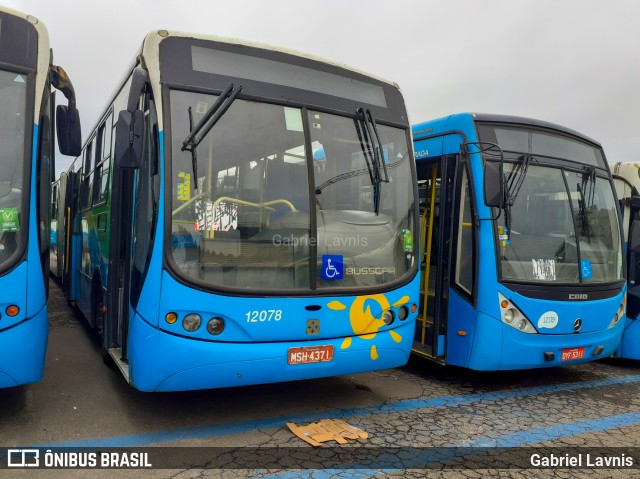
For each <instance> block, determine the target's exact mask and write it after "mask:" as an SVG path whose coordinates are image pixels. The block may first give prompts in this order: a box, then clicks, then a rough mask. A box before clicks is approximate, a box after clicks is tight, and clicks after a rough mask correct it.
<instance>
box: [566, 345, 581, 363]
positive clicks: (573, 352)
mask: <svg viewBox="0 0 640 479" xmlns="http://www.w3.org/2000/svg"><path fill="white" fill-rule="evenodd" d="M582 358H584V348H570V349H563V350H562V360H563V361H573V360H575V359H582Z"/></svg>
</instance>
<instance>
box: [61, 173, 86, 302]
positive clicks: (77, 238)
mask: <svg viewBox="0 0 640 479" xmlns="http://www.w3.org/2000/svg"><path fill="white" fill-rule="evenodd" d="M79 189H80V173H79V172H77V171H73V172H69V174H68V175H67V182H66V185H65V194H64V243H63V247H64V250H63V252H62V254H63V256H64V267H63V272H62V290H63V291H64V292H65V294H66V296H67V300H68V301H75V300H76V299H77V287H76V283H75V281H74V279H75V270H76V268H77V265H78V262H77V260H76V261H74V260H73V259H74V256H77V253H78V252H80V251H81V247H82V228H77V227H76V216H77V213H78V199H79V193H78V192H79ZM78 242H79V244H78Z"/></svg>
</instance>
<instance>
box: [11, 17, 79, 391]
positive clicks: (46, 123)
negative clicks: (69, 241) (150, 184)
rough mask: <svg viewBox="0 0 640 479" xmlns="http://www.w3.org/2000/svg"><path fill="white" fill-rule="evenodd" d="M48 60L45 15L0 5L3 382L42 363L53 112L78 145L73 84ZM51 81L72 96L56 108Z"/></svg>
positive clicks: (63, 133)
mask: <svg viewBox="0 0 640 479" xmlns="http://www.w3.org/2000/svg"><path fill="white" fill-rule="evenodd" d="M52 60H53V58H52V54H51V50H50V47H49V38H48V34H47V30H46V28H45V26H44V25H43V23H42V22H41V21H39V20H38V19H36V18H35V17H33V16H30V15H26V14H23V13H20V12H16V11H13V10H10V9H8V8H5V7H0V388H4V387H11V386H18V385H22V384H27V383H32V382H35V381H39V380H40V379H41V377H42V371H43V367H44V357H45V351H46V345H47V331H48V328H47V295H48V281H49V258H48V253H49V239H50V236H49V227H48V225H49V200H50V188H51V179H52V178H53V176H54V170H55V168H54V143H55V141H54V140H53V130H54V127H53V123H54V116H55V118H56V120H55V121H56V123H57V130H58V143H59V147H60V151H61V153H63V154H71V155H75V154H78V152H79V149H80V145H81V142H80V122H79V118H78V111H77V109H76V107H75V95H74V91H73V86H72V85H71V82H70V81H69V78H68V77H67V74H66V73H65V71H64V70H63V69H62V68H60V67H58V66H55V65H53V64H52ZM51 87H54V88H56V89H59V90H60V91H62V93H63V94H64V95H65V96H66V97H67V99H68V100H69V105H68V106H62V105H60V106H58V108H57V110H56V111H55V115H54V110H53V107H54V104H55V98H54V96H53V94H52V93H51Z"/></svg>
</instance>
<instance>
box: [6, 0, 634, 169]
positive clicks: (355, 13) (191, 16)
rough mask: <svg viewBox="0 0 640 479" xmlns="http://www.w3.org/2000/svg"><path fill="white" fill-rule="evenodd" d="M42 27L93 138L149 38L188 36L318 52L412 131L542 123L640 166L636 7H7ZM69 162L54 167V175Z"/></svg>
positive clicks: (541, 3)
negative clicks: (509, 119) (460, 124)
mask: <svg viewBox="0 0 640 479" xmlns="http://www.w3.org/2000/svg"><path fill="white" fill-rule="evenodd" d="M0 1H1V2H2V3H3V4H4V5H6V6H9V7H11V8H14V9H16V10H21V11H24V12H27V13H30V14H32V15H34V16H36V17H37V18H39V19H41V20H42V21H43V22H44V23H45V24H46V25H47V28H48V30H49V36H50V40H51V45H52V47H53V49H54V61H55V63H56V64H58V65H61V66H63V67H64V68H65V69H66V70H67V72H68V73H69V75H70V77H71V80H72V81H73V84H74V86H75V90H76V94H77V99H78V106H79V109H80V114H81V117H82V127H83V134H84V133H88V132H89V131H90V128H92V127H93V125H94V123H95V121H96V120H97V118H98V116H99V114H100V112H101V111H102V110H103V109H104V107H105V105H106V102H107V100H108V98H109V97H110V96H111V94H112V92H113V91H114V89H115V87H116V85H117V83H118V82H119V81H120V79H121V78H122V76H123V74H124V73H125V69H126V68H127V66H128V65H129V63H130V61H131V60H132V58H133V56H134V53H135V52H136V51H137V49H138V48H139V47H140V44H141V42H142V39H143V38H144V35H145V34H146V33H147V32H149V31H152V30H160V29H164V30H179V31H185V32H196V33H208V34H215V35H221V36H227V37H235V38H242V39H247V40H252V41H259V42H263V43H269V44H272V45H276V46H281V47H287V48H293V49H296V50H301V51H305V52H309V53H312V54H314V55H319V56H322V57H325V58H329V59H332V60H334V61H338V62H341V63H346V64H347V65H350V66H352V67H355V68H358V69H361V70H364V71H368V72H371V73H373V74H376V75H378V76H381V77H383V78H387V79H389V80H393V81H395V82H397V83H398V84H399V85H400V87H401V90H402V92H403V94H404V97H405V101H406V104H407V109H408V111H409V116H410V119H411V121H412V122H413V123H417V122H421V121H425V120H429V119H434V118H439V117H441V116H445V115H449V114H452V113H459V112H464V111H471V112H482V113H499V114H506V115H518V116H526V117H532V118H537V119H541V120H546V121H550V122H553V123H558V124H561V125H564V126H566V127H569V128H572V129H574V130H577V131H579V132H581V133H584V134H586V135H588V136H590V137H592V138H594V139H596V140H598V141H599V142H600V143H602V145H603V147H604V149H605V154H606V155H607V159H608V161H609V163H611V164H613V163H616V162H619V161H640V155H638V153H637V150H638V146H637V143H638V142H639V141H640V135H639V132H640V61H639V58H640V28H639V27H638V24H637V23H638V20H639V19H640V2H639V1H637V0H612V1H609V2H604V1H602V0H595V1H594V0H440V1H433V0H419V1H412V0H393V1H392V0H315V1H314V0H241V1H236V2H233V1H224V2H223V1H219V0H180V1H175V0H127V1H124V0H109V1H95V0H83V1H79V0H57V1H55V2H49V1H43V0H0ZM70 163H71V159H69V158H67V157H61V156H60V155H58V158H57V165H56V166H57V168H56V169H57V171H58V173H59V172H60V171H63V170H66V168H67V167H68V166H69V164H70Z"/></svg>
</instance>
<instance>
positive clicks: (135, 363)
mask: <svg viewBox="0 0 640 479" xmlns="http://www.w3.org/2000/svg"><path fill="white" fill-rule="evenodd" d="M142 56H144V57H145V58H147V60H146V62H145V63H146V65H148V66H149V71H148V77H147V79H146V80H145V81H147V82H148V88H147V89H146V93H142V97H141V98H142V99H141V103H140V104H142V105H144V107H143V108H144V112H143V113H144V115H143V118H144V119H145V120H144V121H145V133H144V135H145V147H144V151H143V154H142V162H141V165H140V167H139V168H138V169H137V171H136V172H135V174H131V173H130V172H129V171H127V170H125V169H123V168H122V169H121V168H119V167H118V166H114V182H115V183H114V184H115V186H114V191H113V193H112V194H111V197H112V198H116V200H114V201H116V203H113V204H112V211H111V215H112V216H111V218H112V219H111V225H112V227H111V240H112V245H111V248H112V249H111V251H110V253H109V254H110V258H109V270H108V278H109V279H108V281H109V285H108V287H107V295H108V298H107V307H108V308H109V309H110V311H111V312H112V311H114V309H117V308H118V307H120V305H121V304H122V305H123V306H124V308H126V313H128V314H126V316H125V317H127V318H128V319H125V320H124V321H118V322H115V321H112V319H113V318H114V317H117V316H112V315H110V314H109V313H107V321H108V323H107V326H106V329H105V332H106V336H107V339H106V341H105V342H106V348H107V349H108V351H109V353H110V354H111V357H113V358H114V359H115V360H116V363H117V364H118V365H119V366H120V368H121V370H122V371H123V373H124V374H125V375H126V376H128V379H129V382H130V383H131V384H132V385H133V386H134V387H135V388H137V389H139V390H142V391H176V390H190V389H205V388H216V387H229V386H243V385H249V384H259V383H269V382H279V381H290V380H298V379H307V378H318V377H327V376H335V375H342V374H351V373H359V372H364V371H371V370H376V369H383V368H391V367H396V366H401V365H403V364H405V363H406V362H407V360H408V358H409V353H410V348H411V341H412V336H413V328H414V322H415V317H416V314H417V302H418V288H419V275H418V274H417V264H416V261H415V248H416V245H415V243H414V241H413V235H414V232H415V229H416V221H417V208H416V201H415V196H416V188H415V184H416V181H415V162H414V160H413V155H412V149H411V147H410V145H411V135H410V125H409V124H408V120H407V115H406V110H405V107H404V100H403V99H402V95H401V94H400V92H399V90H398V88H397V86H396V85H394V84H392V83H389V82H385V81H382V80H379V79H374V78H371V77H368V76H366V75H364V74H362V73H358V72H353V71H351V70H348V69H345V68H343V67H339V66H336V65H332V64H326V63H323V62H321V61H318V60H316V59H312V58H307V57H303V56H300V55H299V54H292V53H291V52H284V51H278V50H277V49H272V48H269V49H264V48H260V47H256V46H255V45H251V46H242V45H238V44H236V43H235V42H227V41H224V40H223V39H219V38H214V37H206V36H202V37H197V36H196V37H194V38H186V37H183V36H180V35H173V34H169V35H168V36H160V35H158V34H157V33H153V34H150V35H149V36H148V37H147V40H145V43H144V47H143V53H142ZM156 56H159V60H160V61H159V62H158V61H157V59H156V60H152V58H154V57H156ZM158 65H159V67H158ZM155 68H159V69H158V70H155ZM137 71H138V72H140V71H141V70H140V69H138V70H137ZM264 71H269V74H268V75H263V72H264ZM135 74H136V73H134V76H135ZM140 75H141V76H145V77H146V76H147V73H140ZM158 78H159V79H160V82H159V83H158V82H156V80H157V79H158ZM134 80H135V79H134ZM136 84H137V83H136V81H132V82H131V85H136ZM131 89H132V90H131V92H128V94H129V96H130V98H134V99H135V102H132V101H131V100H130V101H129V104H133V103H136V102H137V99H138V97H139V96H140V95H141V92H140V91H134V90H133V86H132V87H131ZM119 101H120V100H119V99H118V98H117V99H116V103H118V102H119ZM221 105H222V106H221ZM218 108H219V110H218ZM116 111H117V110H116ZM208 118H214V119H215V122H214V120H210V121H211V122H214V123H215V124H213V125H211V126H206V127H202V128H200V126H202V125H206V124H207V121H208V120H207V119H208ZM119 123H120V122H119ZM199 125H200V126H199ZM119 128H120V125H118V129H117V130H116V152H115V156H116V157H118V154H119V152H118V147H117V137H118V135H119V134H120V131H119ZM156 154H157V157H156V156H154V155H156ZM127 181H131V183H127ZM128 194H131V195H132V196H131V200H129V199H125V200H123V201H122V202H121V203H120V204H119V203H118V202H117V200H118V198H122V197H124V198H128V197H127V196H126V195H128ZM113 205H115V206H113ZM132 205H133V211H131V208H132ZM121 212H122V213H121ZM129 212H130V213H131V214H132V217H133V218H132V221H131V222H132V224H133V227H132V231H131V235H132V240H131V245H132V249H131V258H130V261H131V276H130V288H129V287H127V286H126V283H122V284H124V286H123V287H121V286H118V285H117V283H116V282H117V281H118V278H122V280H123V281H128V278H129V277H128V276H127V271H126V269H125V270H124V273H123V272H122V270H117V269H114V268H115V267H118V263H117V261H115V260H114V258H115V257H116V256H117V255H118V254H122V256H123V257H124V256H126V254H128V253H129V252H128V251H124V252H123V251H119V252H116V253H115V254H114V249H113V248H114V247H117V244H116V245H115V246H114V244H113V243H114V241H113V240H114V238H115V237H117V236H115V235H116V233H114V231H115V230H114V228H117V227H118V224H117V223H118V222H119V223H122V222H123V221H124V222H125V224H127V220H122V218H123V215H127V214H129ZM115 218H117V219H115ZM114 222H116V223H114ZM118 234H123V235H126V234H128V230H127V228H125V229H124V230H123V231H121V232H120V233H118ZM89 236H90V237H91V234H90V235H89ZM103 278H104V276H103ZM119 288H122V289H121V290H120V289H119ZM119 291H124V292H125V296H127V295H128V297H125V301H123V302H122V303H118V302H117V301H115V302H114V301H113V299H114V298H115V299H117V298H119V296H118V295H119ZM123 322H124V327H123ZM116 328H118V329H117V330H116Z"/></svg>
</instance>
